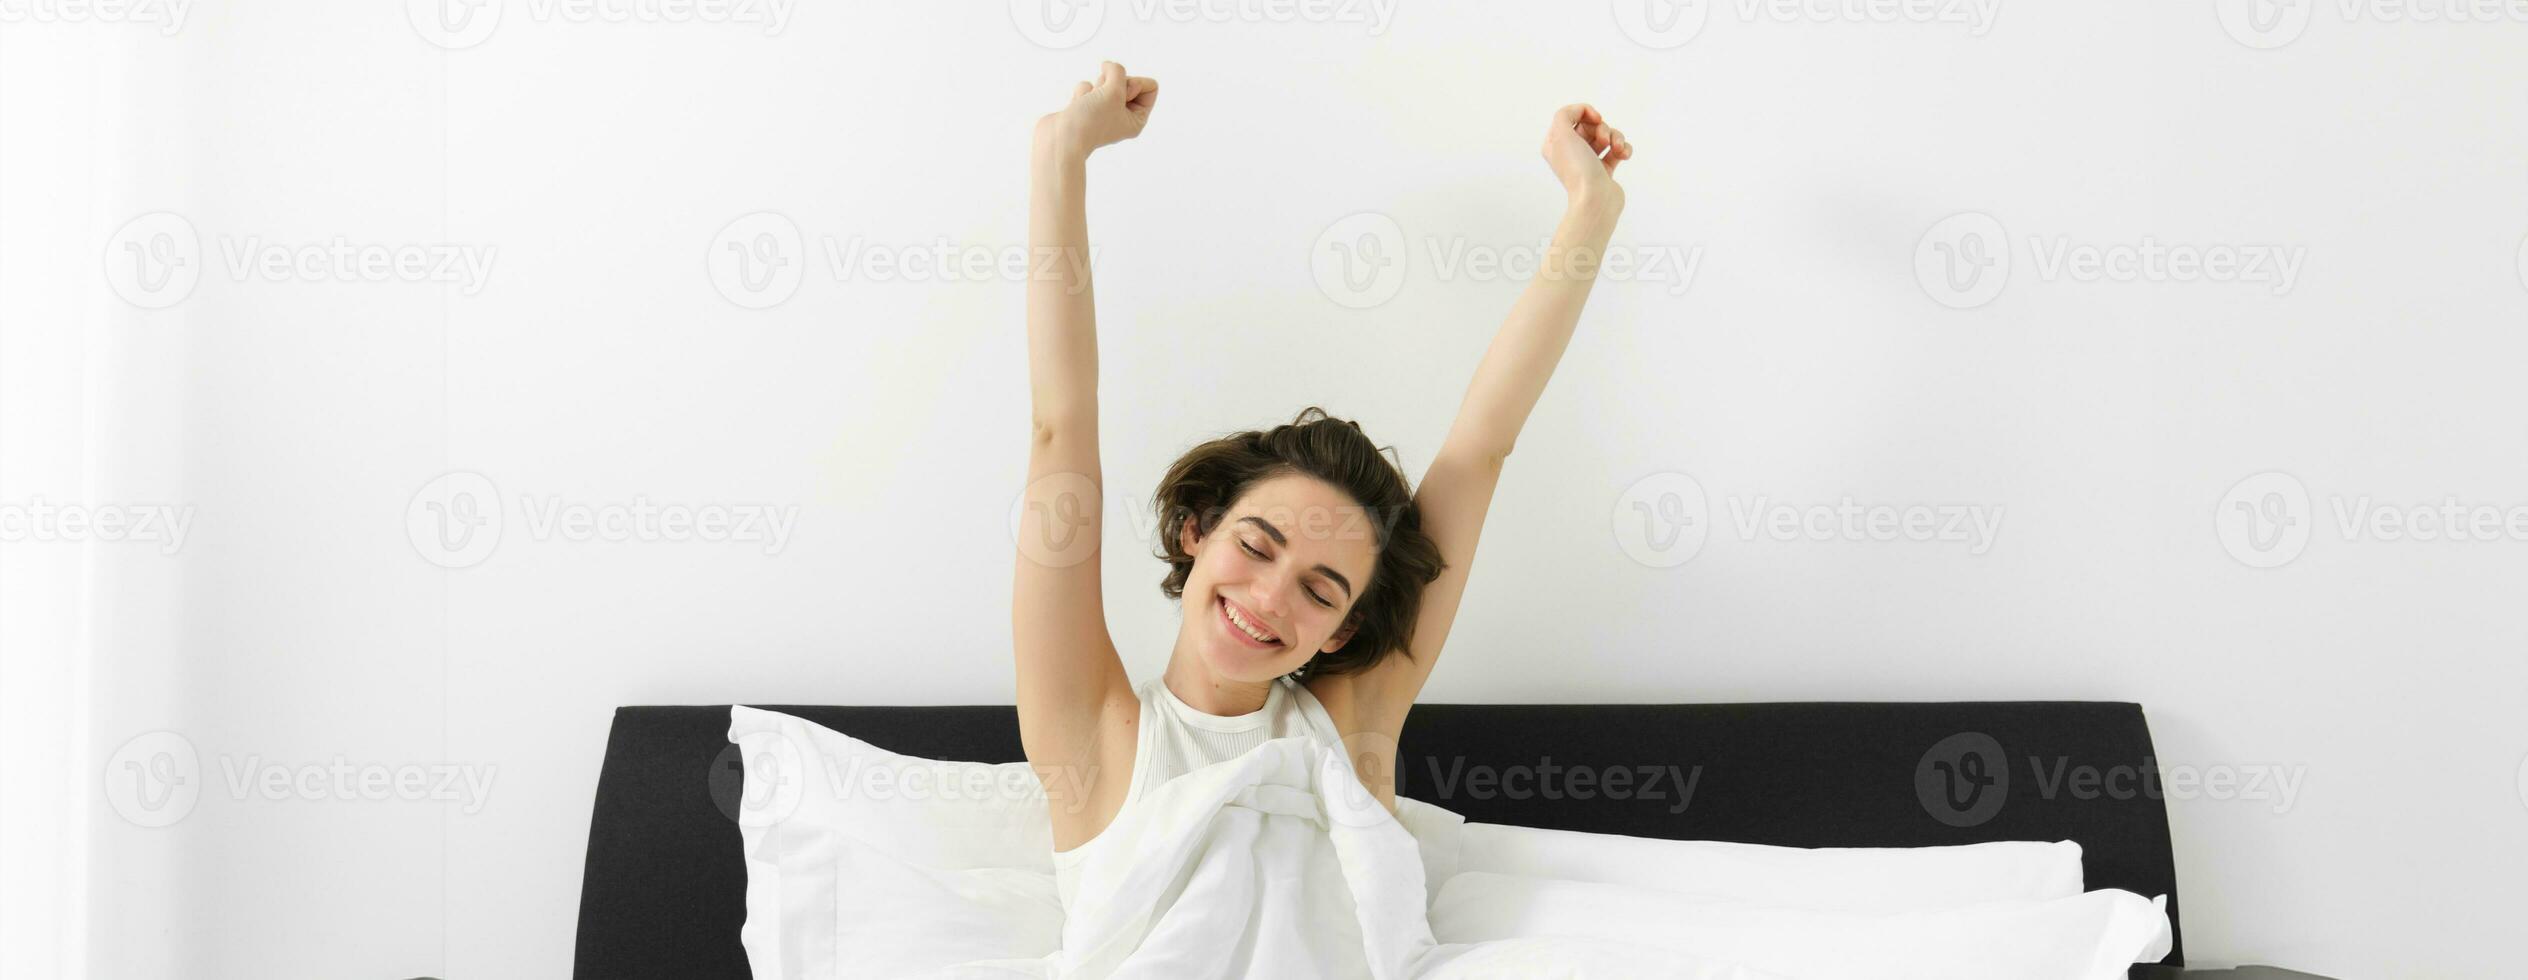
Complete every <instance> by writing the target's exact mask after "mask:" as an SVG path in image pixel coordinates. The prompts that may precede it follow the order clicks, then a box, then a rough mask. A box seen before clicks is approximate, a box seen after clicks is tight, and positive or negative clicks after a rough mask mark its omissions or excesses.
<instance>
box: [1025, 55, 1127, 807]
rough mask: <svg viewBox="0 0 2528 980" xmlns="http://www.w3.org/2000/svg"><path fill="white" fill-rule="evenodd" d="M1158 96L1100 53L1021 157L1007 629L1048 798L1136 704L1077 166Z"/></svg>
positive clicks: (1066, 787)
mask: <svg viewBox="0 0 2528 980" xmlns="http://www.w3.org/2000/svg"><path fill="white" fill-rule="evenodd" d="M1157 100H1158V83H1157V82H1155V81H1152V80H1150V79H1147V78H1133V77H1129V76H1127V75H1125V74H1124V69H1123V66H1122V65H1118V64H1115V63H1114V62H1111V61H1110V62H1106V63H1105V64H1104V65H1103V66H1102V71H1101V73H1100V75H1099V78H1098V80H1097V81H1096V82H1094V83H1091V82H1081V83H1079V85H1078V86H1077V87H1076V88H1074V89H1073V90H1072V94H1071V104H1070V105H1068V106H1066V107H1064V108H1063V109H1061V110H1060V111H1057V112H1054V113H1052V114H1049V115H1047V116H1045V117H1044V118H1043V119H1040V120H1038V121H1037V123H1036V130H1035V136H1034V146H1033V149H1032V150H1031V152H1030V157H1031V159H1030V162H1029V168H1030V177H1029V204H1028V218H1027V238H1028V245H1029V252H1030V258H1029V262H1028V267H1029V273H1028V278H1027V376H1028V385H1029V390H1030V392H1031V395H1030V398H1029V410H1030V413H1031V415H1032V420H1031V421H1032V424H1031V426H1030V432H1031V435H1030V438H1029V440H1028V444H1027V489H1026V494H1025V499H1024V500H1023V501H1022V502H1021V506H1020V513H1019V527H1018V568H1017V573H1016V575H1015V587H1014V589H1015V595H1014V597H1013V599H1012V601H1011V604H1010V620H1011V623H1010V625H1011V634H1012V638H1013V642H1014V646H1015V654H1016V657H1015V659H1016V663H1017V672H1018V684H1017V688H1018V698H1017V700H1018V728H1019V737H1020V741H1021V742H1022V743H1023V745H1024V747H1025V749H1026V752H1027V759H1028V761H1029V762H1031V763H1033V764H1035V765H1036V767H1037V773H1038V775H1039V776H1041V777H1044V778H1045V779H1046V781H1047V790H1048V792H1053V793H1066V792H1075V791H1079V790H1081V787H1080V786H1079V785H1078V784H1077V783H1076V782H1075V781H1069V780H1067V779H1066V774H1068V775H1079V774H1082V773H1090V772H1094V771H1095V764H1096V761H1097V760H1096V758H1095V751H1096V748H1097V742H1098V733H1099V732H1100V730H1101V726H1100V724H1099V722H1100V720H1101V718H1103V717H1105V716H1106V715H1108V714H1110V713H1111V711H1112V709H1113V708H1114V707H1115V706H1119V705H1126V704H1130V703H1131V701H1132V692H1131V685H1130V683H1129V682H1128V681H1127V680H1126V678H1125V675H1124V669H1123V663H1122V660H1121V659H1120V658H1119V657H1117V656H1116V654H1115V644H1114V640H1113V638H1112V637H1111V636H1109V635H1108V633H1107V632H1106V613H1105V602H1104V597H1103V595H1102V590H1101V589H1100V586H1099V583H1098V558H1097V551H1098V541H1099V535H1100V534H1101V533H1102V532H1103V530H1104V521H1103V520H1102V517H1103V514H1104V509H1105V497H1104V494H1103V492H1102V486H1103V483H1104V478H1103V476H1102V474H1101V472H1100V468H1099V465H1098V454H1097V315H1096V310H1095V306H1094V303H1093V299H1094V296H1093V294H1092V293H1091V291H1090V289H1089V263H1088V256H1089V249H1088V217H1087V201H1086V196H1087V179H1086V169H1087V163H1088V155H1089V153H1090V152H1091V151H1093V150H1095V149H1097V148H1098V147H1101V146H1105V145H1107V144H1109V143H1114V142H1116V141H1118V140H1125V139H1130V138H1132V137H1134V136H1136V135H1139V134H1140V132H1141V128H1142V126H1143V125H1144V124H1145V123H1146V122H1147V121H1148V120H1149V118H1150V107H1151V106H1152V105H1153V104H1154V103H1156V102H1157ZM1136 707H1137V706H1136ZM1073 809H1074V810H1075V811H1076V809H1077V808H1076V807H1073ZM1059 829H1060V828H1059V826H1057V830H1059Z"/></svg>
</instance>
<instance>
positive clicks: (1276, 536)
mask: <svg viewBox="0 0 2528 980" xmlns="http://www.w3.org/2000/svg"><path fill="white" fill-rule="evenodd" d="M1238 523H1240V524H1253V525H1255V526H1256V527H1260V528H1263V529H1264V534H1265V535H1266V536H1267V537H1270V538H1272V539H1273V543H1274V544H1277V545H1287V544H1289V543H1290V539H1289V538H1286V537H1283V536H1282V529H1281V528H1278V527H1274V526H1273V525H1271V524H1268V523H1266V522H1265V520H1264V519H1263V518H1261V517H1257V516H1255V515H1253V514H1249V515H1247V516H1245V517H1241V518H1238ZM1309 571H1312V572H1320V573H1323V574H1324V575H1325V577H1327V578H1330V579H1333V580H1334V584H1336V585H1340V586H1342V587H1343V598H1346V599H1349V598H1351V597H1352V580H1351V579H1348V578H1344V577H1343V573H1341V572H1338V571H1335V570H1334V569H1332V568H1330V567H1327V566H1326V565H1325V564H1324V563H1322V562H1320V563H1318V565H1317V567H1315V568H1312V569H1309Z"/></svg>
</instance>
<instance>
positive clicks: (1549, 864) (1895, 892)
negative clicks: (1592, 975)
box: [1433, 818, 2082, 912]
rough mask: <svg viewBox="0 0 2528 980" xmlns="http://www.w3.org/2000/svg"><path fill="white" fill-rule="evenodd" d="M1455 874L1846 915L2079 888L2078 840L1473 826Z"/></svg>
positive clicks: (1460, 838)
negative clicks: (1794, 841)
mask: <svg viewBox="0 0 2528 980" xmlns="http://www.w3.org/2000/svg"><path fill="white" fill-rule="evenodd" d="M1461 819H1462V818H1461ZM1454 870H1455V871H1456V872H1458V873H1465V872H1490V873H1494V874H1505V875H1518V876H1524V877H1532V878H1558V879H1565V880H1571V881H1584V882H1602V883H1606V884H1615V885H1632V886H1637V887H1643V888H1658V889H1663V890H1666V891H1671V892H1680V893H1685V894H1688V895H1693V896H1699V897H1702V898H1707V899H1712V900H1728V901H1746V902H1755V903H1758V904H1765V905H1785V906H1794V907H1799V908H1808V909H1824V910H1836V911H1847V912H1900V911H1907V910H1913V909H1930V908H1946V907H1952V906H1959V905H1974V904H1978V903H1982V902H2000V901H2015V900H2032V899H2045V898H2063V897H2066V896H2070V895H2077V894H2080V892H2081V881H2082V877H2081V867H2080V845H2079V844H2076V843H2073V842H2071V841H2054V842H2050V843H2048V842H2041V841H1996V842H1990V843H1983V844H1957V845H1947V846H1939V847H1816V848H1809V847H1779V846H1774V845H1767V844H1734V843H1726V842H1721V841H1686V840H1661V839H1657V838H1650V837H1627V836H1624V835H1621V834H1592V833H1583V832H1580V831H1572V830H1545V829H1540V828H1535V827H1512V826H1506V825H1502V824H1488V823H1472V822H1469V823H1466V824H1465V825H1464V826H1463V827H1462V828H1459V830H1458V833H1457V849H1456V854H1455V863H1454ZM1444 883H1445V882H1438V883H1435V884H1434V886H1433V897H1434V899H1435V900H1436V898H1437V892H1438V887H1439V885H1440V884H1444Z"/></svg>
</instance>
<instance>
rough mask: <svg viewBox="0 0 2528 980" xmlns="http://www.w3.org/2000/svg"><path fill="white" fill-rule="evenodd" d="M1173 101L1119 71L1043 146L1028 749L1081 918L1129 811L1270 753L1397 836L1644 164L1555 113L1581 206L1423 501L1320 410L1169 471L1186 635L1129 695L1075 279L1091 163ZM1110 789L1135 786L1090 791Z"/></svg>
mask: <svg viewBox="0 0 2528 980" xmlns="http://www.w3.org/2000/svg"><path fill="white" fill-rule="evenodd" d="M1158 94H1159V86H1158V82H1156V81H1154V80H1152V79H1148V78H1139V77H1133V76H1128V75H1126V74H1125V73H1124V69H1123V66H1121V65H1118V64H1115V63H1114V62H1111V61H1110V62H1106V63H1104V64H1103V65H1102V66H1101V73H1100V75H1099V78H1098V80H1097V81H1095V82H1093V83H1092V82H1081V83H1079V85H1078V86H1077V87H1075V88H1074V89H1073V91H1072V94H1071V103H1070V105H1068V106H1066V107H1064V108H1063V109H1061V110H1059V111H1057V112H1054V113H1052V114H1049V115H1047V116H1045V117H1044V118H1042V119H1041V120H1039V121H1038V122H1037V124H1036V129H1035V138H1034V150H1033V161H1032V167H1031V172H1032V176H1031V201H1032V203H1031V205H1030V209H1029V218H1028V238H1029V242H1030V245H1031V247H1032V250H1033V252H1034V255H1035V257H1036V258H1037V259H1038V260H1040V261H1035V262H1031V263H1030V264H1031V266H1032V267H1033V268H1035V269H1037V270H1040V271H1039V272H1038V273H1037V274H1036V275H1033V276H1031V278H1030V281H1029V283H1028V286H1027V363H1028V374H1029V377H1030V379H1031V385H1032V390H1033V398H1032V408H1033V414H1034V426H1033V436H1032V440H1031V442H1030V443H1029V447H1028V459H1027V480H1028V486H1027V491H1026V496H1025V499H1024V501H1023V506H1022V511H1021V518H1020V528H1019V542H1020V544H1019V560H1018V568H1017V576H1016V596H1015V599H1014V601H1013V603H1012V628H1013V632H1014V634H1015V639H1016V657H1017V671H1018V721H1019V735H1020V739H1021V741H1022V742H1023V744H1024V747H1025V750H1026V754H1027V761H1028V762H1029V764H1030V765H1031V766H1032V767H1034V769H1035V770H1036V773H1037V775H1038V777H1039V778H1041V779H1042V780H1043V781H1044V784H1045V788H1046V791H1047V794H1048V796H1049V798H1050V800H1051V802H1052V806H1051V811H1052V821H1053V844H1054V849H1055V852H1056V853H1055V862H1056V867H1057V870H1059V871H1061V872H1062V874H1061V875H1059V876H1058V877H1059V878H1060V879H1061V881H1062V885H1063V897H1064V900H1065V902H1066V903H1067V902H1068V900H1069V896H1070V880H1069V872H1070V869H1072V868H1073V867H1075V866H1076V865H1077V864H1078V863H1079V861H1080V860H1081V859H1082V857H1083V856H1084V855H1085V854H1086V853H1087V852H1088V851H1089V850H1090V848H1091V847H1092V846H1093V844H1094V841H1095V840H1096V839H1097V838H1098V835H1099V833H1100V832H1101V831H1102V830H1104V829H1105V828H1106V827H1107V826H1108V825H1109V824H1111V823H1112V822H1113V821H1114V820H1115V819H1116V817H1117V815H1118V814H1119V813H1121V812H1122V811H1123V810H1124V808H1125V807H1126V806H1128V805H1129V804H1130V803H1131V802H1132V801H1133V800H1135V799H1139V798H1140V797H1141V795H1142V794H1143V793H1144V792H1146V791H1147V789H1148V788H1150V787H1153V786H1157V785H1159V784H1161V783H1163V782H1165V781H1166V780H1167V779H1169V778H1173V777H1174V776H1177V775H1181V774H1183V773H1185V772H1187V771H1191V770H1192V769H1194V768H1199V767H1200V766H1203V765H1207V764H1210V763H1213V762H1218V761H1222V760H1225V759H1228V758H1233V757H1235V756H1237V755H1239V754H1241V753H1243V752H1244V751H1246V750H1247V749H1251V748H1253V747H1254V746H1255V745H1256V744H1258V743H1260V742H1262V741H1263V740H1264V739H1266V738H1278V737H1283V736H1286V735H1294V734H1313V735H1316V736H1318V737H1320V738H1326V739H1339V740H1341V742H1342V744H1343V745H1344V746H1345V749H1346V752H1347V753H1348V754H1349V755H1350V756H1351V757H1352V760H1353V763H1354V768H1355V769H1357V770H1358V772H1359V774H1360V778H1361V782H1362V785H1363V788H1364V789H1366V790H1367V791H1368V793H1370V794H1371V795H1372V796H1373V797H1374V798H1376V799H1377V800H1378V802H1379V803H1380V804H1381V805H1383V806H1385V807H1386V808H1387V810H1388V812H1389V813H1394V812H1396V803H1395V780H1394V771H1395V764H1394V763H1395V747H1396V737H1397V735H1398V733H1399V732H1401V731H1402V730H1403V727H1404V718H1405V713H1406V712H1407V711H1408V710H1410V709H1411V708H1412V707H1413V700H1414V697H1415V696H1416V695H1418V694H1419V693H1420V692H1421V690H1422V685H1423V683H1424V682H1425V681H1427V680H1428V679H1429V678H1430V676H1431V668H1432V666H1433V665H1435V664H1436V663H1437V662H1438V661H1439V655H1440V649H1441V644H1442V643H1443V642H1444V641H1446V640H1447V638H1448V629H1449V624H1450V622H1451V621H1453V620H1454V619H1455V618H1456V616H1457V604H1458V601H1459V599H1460V598H1461V597H1462V596H1463V595H1464V594H1465V589H1466V574H1467V570H1468V566H1469V565H1470V564H1471V563H1472V561H1473V559H1474V555H1475V543H1476V539H1477V537H1478V536H1479V535H1480V534H1481V532H1482V530H1483V519H1484V512H1485V510H1486V509H1487V508H1489V507H1490V506H1491V502H1492V492H1493V488H1494V487H1495V486H1496V485H1497V484H1498V483H1499V481H1500V477H1501V466H1502V463H1503V461H1504V460H1505V459H1506V458H1507V457H1508V456H1509V454H1510V447H1511V445H1512V444H1513V443H1514V442H1515V441H1516V439H1517V437H1518V433H1519V428H1520V427H1521V426H1522V425H1524V424H1525V423H1526V421H1527V415H1528V412H1529V410H1531V409H1533V408H1534V407H1535V405H1536V399H1537V397H1538V396H1539V395H1540V394H1542V393H1543V392H1544V390H1545V381H1546V379H1547V378H1548V377H1549V376H1550V375H1551V374H1552V373H1553V369H1554V364H1555V362H1556V361H1558V360H1560V359H1561V357H1562V352H1563V348H1564V347H1565V346H1566V345H1567V344H1568V343H1569V341H1570V339H1571V331H1572V327H1573V325H1574V324H1575V323H1577V321H1578V320H1579V318H1580V307H1581V305H1582V303H1583V302H1585V301H1586V300H1587V299H1588V295H1589V286H1590V284H1591V283H1592V281H1593V279H1594V273H1595V263H1596V261H1597V259H1598V257H1599V256H1600V255H1602V254H1603V253H1604V251H1605V248H1606V244H1607V240H1608V238H1609V237H1610V236H1611V235H1612V234H1613V231H1614V227H1615V220H1616V216H1617V215H1618V214H1619V213H1620V212H1621V211H1622V210H1623V206H1624V192H1623V189H1622V188H1620V187H1618V186H1617V185H1616V183H1615V180H1614V173H1615V168H1616V165H1617V164H1619V163H1621V162H1622V161H1624V160H1627V159H1630V158H1631V157H1632V155H1633V148H1632V144H1631V143H1629V142H1627V141H1626V140H1625V139H1624V134H1623V132H1622V131H1620V130H1617V129H1615V128H1614V127H1612V126H1609V125H1607V122H1606V120H1605V119H1604V118H1603V117H1601V116H1600V115H1599V114H1598V112H1597V110H1596V109H1593V108H1591V107H1589V106H1587V105H1570V106H1565V107H1563V108H1562V109H1560V110H1558V111H1556V112H1555V113H1554V118H1553V123H1552V125H1551V126H1550V127H1549V128H1548V129H1547V130H1546V133H1545V145H1544V151H1543V152H1544V157H1545V162H1546V163H1547V164H1548V165H1549V166H1551V168H1552V170H1553V173H1554V176H1555V177H1556V178H1557V179H1558V180H1560V181H1561V184H1562V188H1563V192H1564V195H1565V198H1566V207H1565V209H1564V212H1563V217H1562V221H1561V224H1560V225H1558V226H1557V227H1556V228H1555V230H1554V237H1553V244H1552V246H1551V248H1550V249H1549V250H1548V253H1547V258H1546V259H1545V261H1544V262H1543V263H1542V264H1541V265H1540V268H1539V269H1538V272H1537V274H1536V276H1535V277H1534V278H1533V279H1532V280H1531V281H1530V282H1529V283H1528V286H1527V289H1526V291H1525V292H1523V293H1521V294H1520V296H1519V300H1518V302H1517V304H1516V305H1514V306H1513V307H1511V309H1510V315H1509V319H1508V320H1507V321H1506V322H1505V323H1503V324H1502V327H1501V330H1500V333H1499V334H1498V335H1497V336H1495V337H1494V338H1493V342H1492V346H1491V348H1490V349H1489V350H1488V351H1487V352H1486V353H1485V354H1484V359H1483V363H1482V364H1481V366H1479V367H1477V368H1476V370H1475V378H1474V381H1473V383H1472V384H1471V385H1470V386H1469V387H1468V388H1467V391H1466V398H1465V401H1464V403H1463V404H1462V405H1460V406H1459V408H1458V414H1457V419H1456V421H1455V423H1453V424H1452V425H1451V426H1450V428H1449V431H1448V436H1447V438H1446V440H1445V441H1444V442H1443V444H1442V445H1441V447H1440V449H1439V453H1438V455H1437V457H1436V458H1435V459H1434V460H1433V461H1432V463H1431V467H1430V469H1429V471H1427V472H1426V473H1424V474H1423V477H1422V487H1421V490H1420V492H1418V493H1414V492H1411V491H1409V490H1408V488H1407V486H1406V484H1405V481H1404V477H1403V474H1401V473H1399V472H1397V470H1396V468H1395V467H1394V466H1393V465H1391V464H1390V463H1388V461H1387V460H1386V458H1385V457H1383V456H1381V455H1379V451H1378V449H1377V448H1376V447H1375V446H1374V445H1372V444H1371V443H1370V441H1369V439H1368V437H1366V436H1364V435H1362V434H1361V432H1360V428H1359V427H1358V426H1357V425H1354V424H1352V423H1349V422H1344V421H1340V420H1336V419H1332V418H1327V417H1325V415H1324V413H1322V412H1320V411H1317V410H1315V409H1310V410H1308V411H1305V412H1302V413H1300V415H1299V417H1298V418H1297V419H1296V420H1295V421H1293V422H1292V423H1291V424H1290V425H1285V426H1280V427H1278V428H1275V429H1272V430H1270V431H1266V432H1245V433H1239V434H1237V435H1233V436H1229V437H1227V438H1224V439H1219V440H1214V441H1213V442H1210V443H1205V444H1204V445H1201V446H1198V447H1196V448H1195V449H1193V450H1192V451H1191V452H1188V453H1187V454H1186V455H1185V456H1184V457H1183V458H1181V459H1179V460H1178V461H1177V462H1176V464H1175V465H1174V466H1172V467H1170V468H1169V471H1168V474H1167V477H1166V479H1165V480H1163V481H1162V485H1161V486H1160V488H1159V491H1158V494H1157V496H1156V503H1157V505H1158V507H1159V510H1160V518H1161V520H1160V524H1159V528H1160V531H1161V534H1160V538H1161V540H1160V541H1159V542H1158V546H1159V549H1160V557H1162V558H1164V559H1166V560H1167V562H1168V564H1169V571H1168V574H1167V578H1166V580H1165V582H1164V583H1163V584H1162V586H1161V588H1162V589H1163V590H1164V591H1166V592H1167V594H1168V595H1170V596H1172V597H1175V598H1178V599H1179V600H1181V604H1182V605H1183V607H1184V610H1185V614H1184V620H1183V625H1182V626H1181V627H1180V628H1179V629H1178V631H1177V636H1176V644H1175V648H1174V650H1173V651H1172V652H1171V653H1170V655H1169V657H1168V662H1167V668H1166V670H1165V671H1164V672H1163V673H1162V674H1160V675H1159V676H1157V677H1153V678H1151V679H1149V680H1148V681H1145V682H1143V683H1141V684H1139V685H1135V684H1133V683H1132V682H1131V680H1130V679H1129V678H1128V677H1126V676H1125V673H1124V667H1123V661H1122V660H1121V659H1120V658H1119V657H1118V656H1117V655H1116V652H1115V646H1114V642H1113V640H1112V639H1111V638H1110V637H1109V635H1108V634H1107V631H1106V619H1105V612H1104V607H1103V597H1102V595H1101V591H1100V587H1099V575H1098V564H1099V563H1098V560H1097V545H1098V540H1099V534H1100V532H1101V530H1102V528H1101V526H1100V520H1101V517H1102V515H1103V511H1104V505H1103V500H1104V498H1103V496H1102V480H1101V478H1100V473H1099V466H1098V451H1097V333H1096V316H1095V309H1094V305H1095V304H1094V302H1093V300H1094V296H1093V294H1092V293H1091V291H1090V288H1089V285H1090V284H1089V279H1088V275H1089V273H1088V267H1087V264H1086V263H1085V262H1073V261H1062V260H1061V259H1064V258H1074V257H1081V256H1085V255H1087V254H1088V226H1087V224H1088V223H1087V217H1086V213H1085V212H1086V209H1085V200H1084V198H1085V191H1086V183H1087V179H1086V173H1085V169H1086V164H1087V161H1088V157H1089V154H1090V153H1091V152H1093V151H1095V150H1096V149H1098V148H1099V147H1103V146H1106V145H1109V144H1112V143H1116V142H1119V141H1122V140H1127V139H1131V138H1133V137H1135V136H1138V135H1140V133H1141V130H1142V127H1143V126H1144V125H1146V124H1147V123H1148V122H1149V118H1150V112H1151V109H1152V107H1153V106H1155V105H1156V104H1157V102H1158ZM1048 259H1050V260H1051V261H1041V260H1048ZM1329 744H1331V743H1329ZM1116 773H1123V774H1128V775H1127V776H1126V777H1125V778H1101V774H1116Z"/></svg>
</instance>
